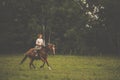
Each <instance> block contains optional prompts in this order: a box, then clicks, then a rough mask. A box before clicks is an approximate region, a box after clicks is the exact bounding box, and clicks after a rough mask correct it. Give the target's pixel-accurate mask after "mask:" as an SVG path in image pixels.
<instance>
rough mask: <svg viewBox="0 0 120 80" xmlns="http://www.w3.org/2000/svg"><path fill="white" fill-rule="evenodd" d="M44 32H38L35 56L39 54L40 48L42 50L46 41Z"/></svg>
mask: <svg viewBox="0 0 120 80" xmlns="http://www.w3.org/2000/svg"><path fill="white" fill-rule="evenodd" d="M42 37H43V36H42V34H38V38H37V40H36V46H35V53H36V55H35V56H38V50H40V49H41V48H42V47H43V46H44V41H43V38H42Z"/></svg>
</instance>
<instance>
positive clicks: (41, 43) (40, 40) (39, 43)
mask: <svg viewBox="0 0 120 80" xmlns="http://www.w3.org/2000/svg"><path fill="white" fill-rule="evenodd" d="M43 44H44V41H43V39H40V38H38V39H37V40H36V45H38V46H41V45H43Z"/></svg>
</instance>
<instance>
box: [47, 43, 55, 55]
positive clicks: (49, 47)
mask: <svg viewBox="0 0 120 80" xmlns="http://www.w3.org/2000/svg"><path fill="white" fill-rule="evenodd" d="M47 47H48V49H49V50H50V51H52V53H53V54H54V55H55V45H54V44H50V43H49V44H48V45H47Z"/></svg>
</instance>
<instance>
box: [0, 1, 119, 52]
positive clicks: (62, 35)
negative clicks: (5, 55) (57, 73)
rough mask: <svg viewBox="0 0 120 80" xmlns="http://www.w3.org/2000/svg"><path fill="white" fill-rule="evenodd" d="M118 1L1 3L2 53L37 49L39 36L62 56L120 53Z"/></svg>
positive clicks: (0, 39) (0, 42) (0, 41)
mask: <svg viewBox="0 0 120 80" xmlns="http://www.w3.org/2000/svg"><path fill="white" fill-rule="evenodd" d="M119 7H120V5H119V0H115V1H114V0H1V1H0V11H1V13H0V17H1V20H0V21H1V22H0V27H1V29H0V32H1V34H0V36H1V38H0V45H2V46H1V51H15V50H17V51H18V50H19V51H22V50H26V49H28V48H30V47H34V46H35V40H36V38H37V34H38V33H43V34H44V39H45V40H46V43H48V42H52V43H55V44H56V46H57V51H58V52H59V53H60V52H63V53H78V54H96V53H115V54H119V53H120V50H119V47H120V32H119V30H120V28H119V25H120V23H119V18H118V17H119V12H120V11H119Z"/></svg>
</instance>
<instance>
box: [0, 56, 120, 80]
mask: <svg viewBox="0 0 120 80" xmlns="http://www.w3.org/2000/svg"><path fill="white" fill-rule="evenodd" d="M23 56H24V55H23V54H20V55H16V54H14V55H13V54H12V55H0V80H120V59H119V58H118V57H99V56H70V55H55V56H49V57H48V61H49V63H50V65H51V66H52V69H53V70H52V71H50V70H48V68H47V65H45V67H44V68H42V69H40V68H39V67H40V65H42V62H41V61H39V60H37V61H35V62H34V64H35V66H36V67H37V69H31V70H30V69H29V66H28V63H29V59H27V60H26V61H25V62H24V63H23V64H22V65H18V63H19V62H20V61H21V59H22V58H23Z"/></svg>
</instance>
